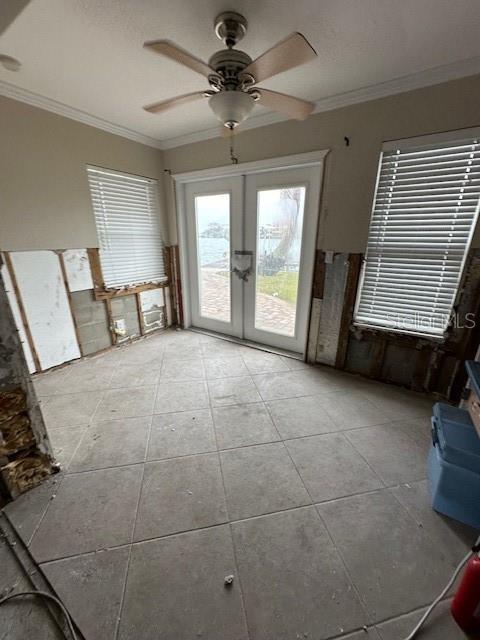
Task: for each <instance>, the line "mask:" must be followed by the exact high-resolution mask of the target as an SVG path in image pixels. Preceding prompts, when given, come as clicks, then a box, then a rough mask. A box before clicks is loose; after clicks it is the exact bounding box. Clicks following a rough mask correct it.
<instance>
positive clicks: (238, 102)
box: [144, 11, 317, 130]
mask: <svg viewBox="0 0 480 640" xmlns="http://www.w3.org/2000/svg"><path fill="white" fill-rule="evenodd" d="M247 27H248V23H247V21H246V19H245V18H244V17H243V16H241V15H240V14H238V13H236V12H234V11H226V12H224V13H221V14H220V15H219V16H217V18H216V20H215V23H214V29H215V33H216V35H217V37H218V38H219V39H220V40H222V41H223V42H224V43H225V45H226V47H227V48H226V49H221V50H220V51H217V52H216V53H214V54H213V55H212V56H211V57H210V59H209V61H208V64H207V63H205V62H203V61H202V60H199V59H198V58H196V57H195V56H192V55H191V54H190V53H188V52H187V51H185V50H183V49H181V48H180V47H178V46H177V45H175V44H173V43H172V42H169V41H168V40H155V41H151V42H146V43H145V44H144V46H145V47H146V48H148V49H150V50H152V51H155V52H156V53H159V54H161V55H164V56H166V57H168V58H170V59H172V60H175V61H176V62H178V63H180V64H183V65H184V66H186V67H188V68H190V69H192V71H195V72H197V73H199V74H201V75H203V76H204V77H206V78H207V80H208V83H209V85H210V88H209V89H207V90H205V91H197V92H194V93H188V94H185V95H182V96H177V97H176V98H169V99H167V100H162V101H161V102H156V103H153V104H150V105H147V106H146V107H144V109H145V110H146V111H148V112H150V113H160V112H163V111H166V110H167V109H170V108H172V107H174V106H177V105H179V104H182V103H186V102H191V101H193V100H198V99H201V98H208V103H209V106H210V108H211V109H212V111H213V113H214V114H215V116H216V117H217V118H218V120H220V122H221V123H222V124H223V125H224V126H225V127H227V128H228V129H230V130H233V129H234V128H235V127H237V126H238V125H239V124H241V123H242V122H243V121H244V120H245V119H246V118H248V116H249V115H250V113H251V112H252V109H253V107H254V105H255V102H258V103H259V104H262V105H264V106H265V107H267V108H268V109H272V110H273V111H278V112H280V113H282V114H283V115H286V116H287V117H289V118H294V119H296V120H304V119H305V118H307V117H308V116H309V115H310V113H311V112H312V111H313V108H314V105H313V104H312V103H311V102H307V101H306V100H301V99H300V98H296V97H294V96H288V95H285V94H283V93H278V92H276V91H270V90H269V89H264V88H260V87H256V86H255V85H256V84H257V83H259V82H263V81H264V80H266V79H268V78H271V77H272V76H274V75H276V74H277V73H281V72H283V71H288V70H289V69H292V68H294V67H297V66H299V65H301V64H305V63H306V62H309V61H310V60H313V59H314V58H316V56H317V54H316V53H315V51H314V49H313V48H312V46H311V45H310V44H309V42H308V41H307V40H306V38H305V37H304V36H303V35H302V34H301V33H296V32H294V33H292V34H290V35H289V36H288V37H287V38H285V39H284V40H282V41H281V42H279V43H277V44H276V45H275V46H274V47H272V48H271V49H269V50H268V51H266V52H265V53H263V54H262V55H261V56H259V57H258V58H256V59H255V60H253V61H252V59H251V58H250V56H249V55H248V54H247V53H245V52H244V51H240V50H239V49H234V48H233V47H234V46H235V45H236V44H237V43H238V42H239V41H240V40H241V39H242V38H243V37H244V36H245V34H246V32H247Z"/></svg>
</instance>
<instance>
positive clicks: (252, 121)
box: [162, 56, 480, 149]
mask: <svg viewBox="0 0 480 640" xmlns="http://www.w3.org/2000/svg"><path fill="white" fill-rule="evenodd" d="M478 73H480V56H477V57H475V58H469V59H467V60H461V61H459V62H453V63H451V64H447V65H442V66H440V67H433V68H431V69H427V70H425V71H419V72H418V73H412V74H410V75H407V76H402V77H400V78H395V79H394V80H388V81H387V82H380V83H378V84H374V85H370V86H367V87H361V88H360V89H353V90H352V91H347V92H345V93H339V94H336V95H334V96H329V97H326V98H320V99H319V100H317V101H316V102H315V109H314V111H313V114H315V113H322V112H325V111H333V110H334V109H340V108H342V107H348V106H350V105H353V104H359V103H361V102H368V101H370V100H377V99H379V98H386V97H388V96H391V95H395V94H397V93H404V92H406V91H413V90H414V89H421V88H422V87H429V86H432V85H435V84H441V83H442V82H448V81H450V80H458V79H459V78H463V77H467V76H473V75H476V74H478ZM285 120H288V118H285V117H284V116H281V115H279V114H276V113H267V114H265V115H261V116H256V117H252V118H249V119H248V120H247V121H246V122H244V123H243V124H242V131H248V130H249V129H256V128H257V127H264V126H267V125H269V124H275V123H277V122H284V121H285ZM218 132H219V128H218V127H215V128H213V129H206V130H204V131H198V132H195V133H189V134H186V135H183V136H176V137H175V138H168V139H165V140H162V149H173V148H175V147H180V146H182V145H186V144H192V143H193V142H201V141H202V140H208V139H209V138H216V137H218Z"/></svg>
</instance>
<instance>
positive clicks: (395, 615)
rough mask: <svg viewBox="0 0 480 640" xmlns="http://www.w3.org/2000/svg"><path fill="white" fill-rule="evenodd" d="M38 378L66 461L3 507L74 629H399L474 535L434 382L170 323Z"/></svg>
mask: <svg viewBox="0 0 480 640" xmlns="http://www.w3.org/2000/svg"><path fill="white" fill-rule="evenodd" d="M35 387H36V389H37V393H38V395H39V397H40V398H41V406H42V410H43V413H44V416H45V420H46V423H47V427H48V430H49V433H50V436H51V439H52V442H53V445H54V447H55V451H56V455H57V456H58V460H59V461H60V462H61V464H62V466H63V471H62V472H61V473H60V474H59V475H57V476H56V477H55V478H53V479H51V480H49V481H48V482H47V483H46V484H44V485H43V486H41V487H39V488H38V489H36V490H34V491H32V492H30V493H28V494H26V495H25V496H23V497H22V498H21V499H19V500H17V501H16V502H14V503H12V504H10V505H9V506H8V507H7V508H6V513H7V515H8V517H9V519H10V521H11V522H12V524H13V525H14V526H15V527H16V529H17V531H18V532H19V534H20V535H21V536H22V538H23V540H24V541H25V543H26V544H27V545H28V546H29V548H30V551H31V553H32V554H33V557H34V558H35V560H36V561H37V562H38V563H40V566H41V568H42V570H43V572H44V574H45V575H46V576H47V578H48V579H49V581H50V583H51V584H52V586H53V588H54V589H55V590H56V591H57V593H58V594H59V595H60V597H61V598H62V599H63V600H64V602H65V603H66V605H67V607H68V608H69V610H70V612H71V614H72V615H73V617H74V619H75V621H76V623H77V624H78V626H79V627H80V629H81V631H82V633H83V635H84V637H85V638H86V640H97V639H98V640H100V639H101V640H154V639H155V640H157V639H158V638H165V639H167V640H189V639H198V638H204V639H205V640H246V639H247V638H249V639H251V640H296V639H298V638H301V639H305V638H307V639H310V640H326V639H327V638H328V639H330V638H337V637H342V638H346V639H348V640H364V639H366V638H372V639H374V640H401V638H402V637H404V636H405V635H407V632H408V631H409V630H410V629H411V627H412V626H413V625H414V623H415V621H416V620H417V619H418V617H419V616H420V615H421V612H422V608H423V607H425V605H427V604H428V603H429V602H430V601H431V600H432V599H433V598H434V596H436V595H437V593H438V592H439V590H440V589H441V588H442V586H443V585H444V583H445V582H446V581H447V579H448V578H449V576H450V574H451V572H452V570H453V568H454V567H455V566H456V564H457V563H458V561H459V560H460V559H461V558H462V557H463V555H464V554H465V552H466V550H467V549H468V546H469V545H470V544H471V543H472V542H473V540H474V536H475V534H474V532H472V531H469V530H467V529H466V528H464V527H461V526H458V525H456V524H455V523H453V522H451V521H448V520H447V519H445V518H442V517H440V516H439V515H437V514H436V513H434V512H433V511H432V510H431V509H430V506H429V503H428V495H427V488H426V482H425V473H426V466H425V460H426V455H427V450H428V447H429V415H430V413H431V406H432V400H431V399H430V398H426V397H423V396H418V395H415V394H413V393H408V392H405V391H402V390H400V389H397V388H394V387H390V386H388V385H382V384H379V383H375V382H369V381H367V380H364V379H362V378H358V377H355V376H350V375H348V374H344V373H340V372H336V371H334V370H331V369H328V368H325V367H309V366H307V365H304V364H303V363H301V362H299V361H296V360H291V359H289V358H286V357H280V356H277V355H272V354H267V353H264V352H262V351H257V350H254V349H250V348H248V347H244V346H239V345H236V344H233V343H231V342H227V341H223V340H218V339H215V338H211V337H208V336H203V335H200V334H196V333H193V332H176V331H169V332H166V333H164V334H161V335H157V336H152V337H151V338H149V339H147V340H145V341H142V342H138V343H136V344H132V345H129V346H127V347H124V348H121V349H118V350H114V351H111V352H109V353H106V354H104V355H101V356H98V357H95V358H92V359H89V360H85V361H83V362H79V363H75V364H72V365H70V366H67V367H65V368H63V369H61V370H58V371H55V372H51V373H47V374H44V375H42V376H39V377H37V378H36V379H35ZM230 574H233V575H234V581H233V585H232V586H231V587H229V588H227V587H225V586H224V578H225V576H227V575H230ZM447 605H448V602H445V603H444V604H443V606H442V609H441V610H440V611H439V612H438V613H437V614H436V615H435V617H434V618H433V619H432V622H431V623H430V624H429V626H428V627H427V632H426V633H425V635H424V636H422V637H423V638H425V640H430V639H431V640H433V639H434V640H443V639H445V640H447V638H448V640H456V639H457V638H458V639H460V638H462V637H463V635H462V634H461V633H460V632H459V630H458V629H457V628H456V627H455V625H454V624H453V622H451V620H450V619H449V615H448V606H447ZM20 637H24V636H19V638H20Z"/></svg>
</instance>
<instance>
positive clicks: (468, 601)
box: [451, 545, 480, 638]
mask: <svg viewBox="0 0 480 640" xmlns="http://www.w3.org/2000/svg"><path fill="white" fill-rule="evenodd" d="M472 551H474V554H473V555H472V557H471V558H470V560H469V561H468V564H467V567H466V569H465V573H464V574H463V578H462V581H461V583H460V586H459V587H458V590H457V593H456V594H455V598H454V599H453V602H452V606H451V611H452V615H453V617H454V618H455V621H456V622H457V624H458V625H459V627H460V628H461V629H463V631H465V633H467V634H469V635H470V636H473V637H474V638H480V555H479V553H478V552H479V551H480V545H476V546H475V547H474V548H473V549H472Z"/></svg>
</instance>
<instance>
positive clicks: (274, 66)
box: [242, 31, 317, 82]
mask: <svg viewBox="0 0 480 640" xmlns="http://www.w3.org/2000/svg"><path fill="white" fill-rule="evenodd" d="M316 57H317V53H316V51H315V49H314V48H313V47H312V45H311V44H310V43H309V42H308V40H307V39H306V38H305V37H304V36H302V34H301V33H297V32H296V31H295V32H294V33H291V34H290V35H289V36H288V37H286V38H285V40H281V41H280V42H278V43H277V44H276V45H275V46H273V47H272V48H271V49H269V50H268V51H265V53H262V55H261V56H259V57H258V58H257V59H256V60H254V61H253V62H251V63H250V64H249V65H248V67H246V68H245V69H244V70H243V72H242V73H250V74H251V75H252V76H253V77H254V78H255V82H262V81H263V80H266V79H267V78H271V77H272V76H274V75H276V74H277V73H281V72H282V71H287V70H288V69H293V67H298V66H299V65H301V64H305V62H310V60H313V59H314V58H316Z"/></svg>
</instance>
